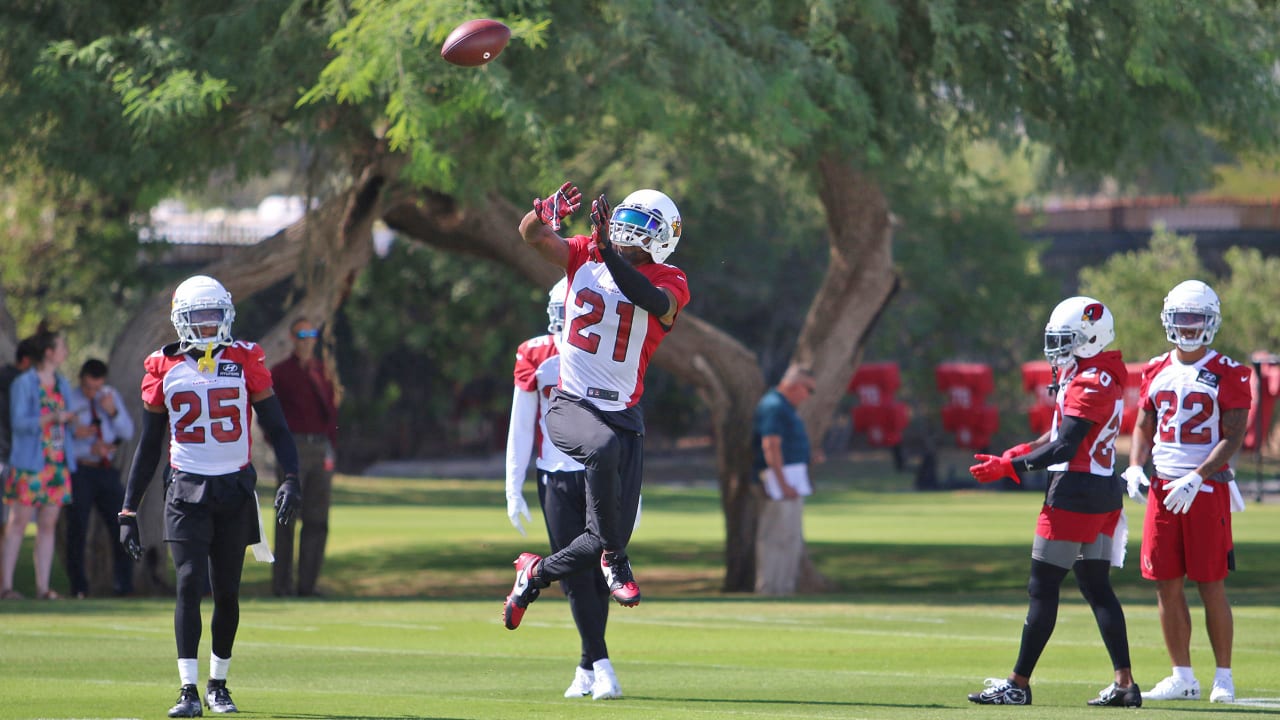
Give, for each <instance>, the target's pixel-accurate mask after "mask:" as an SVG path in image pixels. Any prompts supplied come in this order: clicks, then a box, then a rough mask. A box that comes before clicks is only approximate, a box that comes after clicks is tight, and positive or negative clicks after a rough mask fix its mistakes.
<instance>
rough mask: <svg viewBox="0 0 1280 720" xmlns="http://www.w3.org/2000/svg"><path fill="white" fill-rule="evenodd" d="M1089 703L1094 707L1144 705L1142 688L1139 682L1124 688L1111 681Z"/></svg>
mask: <svg viewBox="0 0 1280 720" xmlns="http://www.w3.org/2000/svg"><path fill="white" fill-rule="evenodd" d="M1087 704H1089V705H1092V706H1094V707H1134V708H1136V707H1142V690H1141V689H1139V688H1138V683H1134V684H1132V685H1130V686H1129V687H1123V688H1122V687H1120V686H1119V685H1117V684H1115V683H1111V684H1110V685H1108V686H1106V687H1105V688H1103V689H1102V692H1100V693H1098V697H1096V698H1094V699H1092V700H1090V701H1089V702H1088V703H1087Z"/></svg>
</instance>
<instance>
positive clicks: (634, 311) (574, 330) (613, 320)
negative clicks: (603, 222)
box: [560, 235, 689, 411]
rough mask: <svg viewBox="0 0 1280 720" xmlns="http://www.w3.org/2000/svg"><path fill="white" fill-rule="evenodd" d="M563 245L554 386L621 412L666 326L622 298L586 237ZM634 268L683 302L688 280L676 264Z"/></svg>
mask: <svg viewBox="0 0 1280 720" xmlns="http://www.w3.org/2000/svg"><path fill="white" fill-rule="evenodd" d="M568 244H569V263H568V266H567V267H566V268H565V270H566V273H567V274H568V276H569V292H568V297H567V298H566V300H565V305H564V310H565V325H564V331H563V335H562V337H561V339H562V344H561V348H560V354H561V360H560V388H561V389H562V390H564V391H565V392H568V393H572V394H573V395H576V396H578V397H581V398H585V399H586V400H587V401H588V402H590V403H592V404H593V405H595V406H596V407H598V408H600V409H601V410H609V411H613V410H625V409H626V408H629V407H631V406H633V405H635V404H636V403H638V402H640V396H641V395H642V394H643V393H644V373H645V369H646V368H648V366H649V358H650V357H651V356H652V355H653V352H654V350H657V349H658V345H659V344H661V343H662V340H663V339H664V338H665V337H666V336H667V333H668V332H669V329H668V328H664V327H662V323H660V322H658V318H657V317H653V316H651V315H650V314H649V312H648V311H646V310H644V309H642V308H640V307H638V306H637V305H635V304H634V303H632V302H631V301H630V300H627V298H626V296H625V295H623V294H622V291H621V290H619V289H618V285H617V283H615V282H614V281H613V275H612V274H610V272H609V268H608V267H606V266H605V264H604V261H603V260H601V259H600V256H599V254H598V253H597V251H596V248H595V243H594V242H592V240H591V238H589V237H587V236H585V235H576V236H574V237H572V238H569V240H568ZM636 270H637V271H639V272H640V274H641V275H644V276H645V277H646V278H648V280H649V282H651V283H653V284H654V285H655V286H657V287H659V288H666V289H667V290H670V291H671V294H672V295H673V296H674V297H675V299H676V303H677V304H678V306H679V307H681V308H683V307H684V306H685V305H686V304H687V303H688V302H689V282H688V280H686V279H685V276H684V273H683V272H682V271H681V270H680V269H679V268H676V267H673V266H671V265H665V264H661V263H645V264H644V265H639V266H637V267H636Z"/></svg>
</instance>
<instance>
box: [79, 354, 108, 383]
mask: <svg viewBox="0 0 1280 720" xmlns="http://www.w3.org/2000/svg"><path fill="white" fill-rule="evenodd" d="M106 376H107V364H106V363H104V362H102V361H101V360H99V359H98V358H89V359H88V360H85V361H84V364H83V365H81V366H80V377H82V378H86V377H91V378H93V379H94V380H97V379H98V378H104V377H106Z"/></svg>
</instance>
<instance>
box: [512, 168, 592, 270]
mask: <svg viewBox="0 0 1280 720" xmlns="http://www.w3.org/2000/svg"><path fill="white" fill-rule="evenodd" d="M581 205H582V193H581V192H580V191H579V190H578V188H577V186H575V185H574V184H573V183H572V182H566V183H565V184H563V185H561V186H560V189H559V190H557V191H555V192H554V193H552V194H551V195H550V196H549V197H547V198H545V199H543V198H534V201H533V209H532V210H530V211H529V212H527V213H525V215H524V217H523V218H521V219H520V237H521V238H523V239H524V242H525V244H526V245H528V246H529V247H532V248H533V249H534V250H537V251H538V254H539V255H541V256H542V257H543V259H544V260H546V261H547V262H549V263H551V264H553V265H555V266H556V267H560V268H563V267H566V266H568V264H569V245H568V243H566V242H565V239H564V238H562V237H560V235H559V234H557V232H556V231H557V230H559V229H560V222H561V221H562V220H564V219H565V218H567V217H569V216H570V215H572V214H573V213H574V211H576V210H577V209H578V207H579V206H581Z"/></svg>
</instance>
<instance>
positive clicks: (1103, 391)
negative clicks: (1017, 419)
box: [969, 297, 1142, 707]
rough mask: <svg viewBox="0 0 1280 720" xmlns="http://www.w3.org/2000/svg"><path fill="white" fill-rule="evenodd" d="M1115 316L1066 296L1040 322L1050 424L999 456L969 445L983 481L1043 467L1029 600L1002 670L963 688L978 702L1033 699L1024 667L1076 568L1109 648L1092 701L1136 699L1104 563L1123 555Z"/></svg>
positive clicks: (1047, 632)
mask: <svg viewBox="0 0 1280 720" xmlns="http://www.w3.org/2000/svg"><path fill="white" fill-rule="evenodd" d="M1115 337H1116V330H1115V320H1114V318H1113V317H1112V315H1111V311H1110V310H1108V309H1107V307H1106V306H1105V305H1103V304H1102V303H1100V302H1098V301H1097V300H1094V299H1093V298H1089V297H1073V298H1068V299H1066V300H1063V301H1062V302H1060V303H1058V306H1057V307H1056V308H1054V310H1053V313H1052V314H1051V315H1050V316H1049V322H1048V324H1047V325H1045V328H1044V354H1045V358H1047V359H1048V360H1049V364H1050V365H1051V366H1053V369H1054V378H1055V380H1054V385H1055V386H1056V387H1057V391H1056V393H1057V396H1056V402H1057V407H1056V409H1055V411H1054V414H1053V424H1052V425H1051V427H1050V429H1049V432H1047V433H1045V434H1044V435H1043V436H1041V437H1040V438H1038V439H1036V440H1033V441H1031V442H1029V443H1021V444H1019V445H1016V446H1014V447H1012V448H1009V449H1008V450H1006V451H1005V452H1004V454H1003V455H1002V456H1000V457H995V456H993V455H975V456H974V458H975V459H976V460H978V461H979V464H977V465H974V466H973V467H971V468H969V471H970V472H971V473H973V476H974V477H975V478H977V479H978V480H979V481H981V482H992V481H995V480H999V479H1000V478H1003V477H1011V478H1014V479H1015V480H1018V474H1019V473H1025V472H1027V471H1030V470H1048V471H1049V487H1048V489H1047V490H1046V492H1045V499H1044V504H1043V505H1042V507H1041V509H1040V519H1039V521H1038V522H1037V523H1036V536H1035V540H1034V541H1033V543H1032V545H1031V578H1030V579H1029V580H1028V582H1027V595H1028V596H1029V598H1030V604H1029V607H1028V609H1027V619H1026V622H1025V623H1024V624H1023V627H1022V644H1021V647H1020V649H1019V651H1018V659H1017V662H1015V663H1014V666H1013V672H1012V673H1010V675H1009V677H1008V678H1007V679H1004V680H1001V679H998V678H995V679H991V680H988V681H987V687H986V689H984V690H982V691H981V692H976V693H972V694H970V695H969V700H970V701H971V702H975V703H978V704H981V705H1030V704H1031V685H1030V683H1031V673H1032V671H1033V670H1035V666H1036V663H1037V662H1038V661H1039V659H1040V655H1041V653H1042V652H1044V648H1045V646H1046V645H1047V644H1048V643H1049V637H1050V636H1051V635H1052V634H1053V627H1054V625H1055V624H1056V623H1057V619H1058V599H1059V594H1060V591H1061V587H1062V581H1063V580H1065V579H1066V577H1067V573H1068V572H1074V573H1075V576H1076V583H1077V584H1078V585H1079V587H1080V593H1081V594H1082V595H1084V598H1085V600H1087V601H1088V602H1089V607H1090V608H1092V610H1093V616H1094V619H1095V620H1096V621H1097V624H1098V630H1099V631H1100V632H1101V633H1102V642H1103V644H1104V645H1106V647H1107V653H1108V654H1109V655H1110V656H1111V666H1112V669H1113V670H1114V673H1115V680H1114V682H1112V683H1111V684H1110V685H1108V686H1107V687H1106V688H1104V689H1103V690H1102V692H1100V693H1099V694H1098V697H1096V698H1093V699H1091V700H1089V701H1088V704H1089V705H1095V706H1113V707H1140V706H1141V705H1142V691H1141V690H1140V689H1139V688H1138V684H1137V683H1135V682H1134V680H1133V673H1132V672H1131V670H1130V662H1129V637H1128V630H1127V628H1126V626H1125V619H1124V609H1123V608H1122V607H1121V606H1120V600H1119V599H1118V598H1117V597H1116V594H1115V591H1114V590H1113V589H1112V587H1111V565H1112V564H1115V565H1117V566H1118V565H1119V564H1120V562H1121V560H1122V558H1123V557H1124V543H1125V538H1126V532H1125V530H1124V508H1123V503H1124V485H1123V484H1122V483H1121V482H1120V479H1119V478H1117V477H1116V476H1115V474H1114V473H1115V458H1116V449H1115V441H1116V436H1117V435H1119V434H1120V419H1121V417H1122V416H1123V411H1124V383H1125V379H1126V377H1127V373H1126V371H1125V365H1124V361H1123V360H1122V359H1121V357H1120V352H1119V351H1116V350H1106V349H1105V348H1106V347H1107V346H1108V345H1110V344H1111V341H1113V340H1115Z"/></svg>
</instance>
